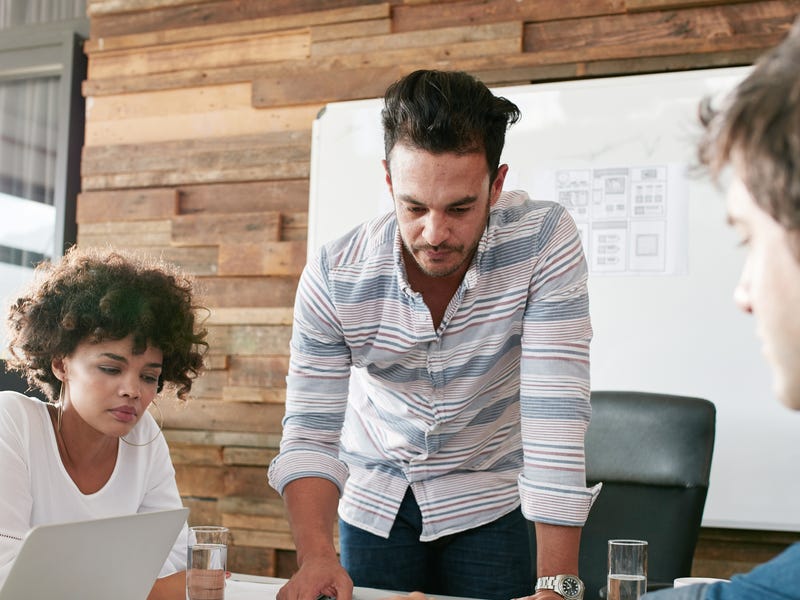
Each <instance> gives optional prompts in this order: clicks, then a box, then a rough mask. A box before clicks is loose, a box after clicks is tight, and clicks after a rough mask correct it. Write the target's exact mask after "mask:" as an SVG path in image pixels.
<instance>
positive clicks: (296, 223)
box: [281, 212, 308, 241]
mask: <svg viewBox="0 0 800 600" xmlns="http://www.w3.org/2000/svg"><path fill="white" fill-rule="evenodd" d="M281 239H282V240H284V241H291V240H294V241H299V240H307V239H308V213H307V212H295V213H292V212H286V213H283V229H282V230H281Z"/></svg>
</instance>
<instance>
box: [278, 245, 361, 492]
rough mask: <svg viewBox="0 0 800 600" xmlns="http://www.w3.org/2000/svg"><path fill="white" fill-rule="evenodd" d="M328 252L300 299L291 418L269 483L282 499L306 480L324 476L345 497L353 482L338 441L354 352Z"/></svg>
mask: <svg viewBox="0 0 800 600" xmlns="http://www.w3.org/2000/svg"><path fill="white" fill-rule="evenodd" d="M325 256H326V255H325V252H324V250H323V252H322V253H321V254H320V256H319V257H318V259H317V260H315V261H309V263H308V265H307V266H306V268H305V269H304V271H303V275H302V276H301V278H300V285H299V286H298V291H297V297H296V299H295V309H294V323H293V329H292V339H291V357H290V361H289V373H288V376H287V378H286V413H285V415H284V418H283V422H282V424H283V434H282V437H281V444H280V452H279V454H278V456H276V457H275V459H274V460H273V461H272V462H271V464H270V466H269V475H268V477H269V483H270V485H271V486H272V487H273V488H275V489H276V490H277V491H278V493H280V494H283V489H284V488H285V487H286V485H287V484H288V483H290V482H292V481H294V480H295V479H300V478H303V477H322V478H325V479H328V480H330V481H331V482H333V483H334V484H335V485H336V486H337V487H338V488H339V493H340V494H341V492H342V490H343V489H344V484H345V481H346V480H347V477H348V468H347V465H346V464H345V463H344V462H342V461H341V460H339V441H340V436H341V430H342V425H343V423H344V415H345V410H346V408H347V396H348V387H349V379H350V364H351V358H350V351H349V349H348V347H347V344H346V343H345V339H344V336H343V334H342V331H341V326H340V324H339V319H338V317H337V315H336V310H335V307H334V305H333V302H332V300H331V294H330V291H329V289H328V278H327V271H326V269H325Z"/></svg>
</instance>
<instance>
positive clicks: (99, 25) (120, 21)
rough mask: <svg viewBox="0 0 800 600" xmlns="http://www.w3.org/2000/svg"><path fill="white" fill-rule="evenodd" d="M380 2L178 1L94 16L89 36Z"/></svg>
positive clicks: (295, 13) (197, 24)
mask: <svg viewBox="0 0 800 600" xmlns="http://www.w3.org/2000/svg"><path fill="white" fill-rule="evenodd" d="M373 4H383V3H382V2H380V1H379V0H357V1H354V0H268V1H266V0H236V1H235V2H231V0H216V1H205V2H204V1H202V0H201V1H200V2H192V3H183V2H181V3H179V4H177V5H175V6H164V7H160V8H154V9H151V10H142V11H135V12H127V11H126V12H122V11H120V12H119V13H111V14H105V15H96V16H95V17H94V18H93V19H91V21H90V24H91V26H90V34H91V37H92V38H101V37H108V36H118V35H130V34H135V33H146V32H152V31H159V30H162V29H180V28H185V27H197V26H199V25H203V24H205V23H232V22H239V21H248V20H251V19H261V18H266V17H278V16H282V15H300V14H304V13H309V12H314V11H320V10H331V9H336V8H350V7H353V6H354V5H373Z"/></svg>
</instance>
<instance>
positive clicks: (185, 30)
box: [84, 0, 390, 56]
mask: <svg viewBox="0 0 800 600" xmlns="http://www.w3.org/2000/svg"><path fill="white" fill-rule="evenodd" d="M120 1H121V2H126V1H127V0H120ZM389 16H390V6H389V3H388V2H382V3H380V4H374V5H366V6H352V7H345V8H334V9H330V10H317V11H313V12H308V13H300V14H294V15H280V16H276V17H264V18H258V19H247V20H244V21H232V22H229V23H207V24H203V25H199V26H194V27H181V28H178V29H159V30H157V31H152V32H147V33H137V34H130V35H116V36H105V37H98V38H92V39H89V40H87V41H86V43H85V44H84V51H85V52H86V53H87V54H88V55H90V56H91V55H92V54H94V53H97V52H104V51H109V50H122V49H128V48H146V47H149V46H159V45H162V44H174V43H178V42H190V41H197V40H213V39H217V38H226V37H233V36H239V35H248V34H252V33H264V32H267V31H279V30H282V29H299V28H302V27H315V28H316V26H325V25H329V24H334V25H336V24H344V25H347V24H349V23H358V22H359V21H377V20H381V19H383V20H388V18H389Z"/></svg>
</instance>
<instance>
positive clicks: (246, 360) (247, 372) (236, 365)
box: [228, 355, 289, 388]
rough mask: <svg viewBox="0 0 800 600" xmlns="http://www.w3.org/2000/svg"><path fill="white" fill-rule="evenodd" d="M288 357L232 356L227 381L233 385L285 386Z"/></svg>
mask: <svg viewBox="0 0 800 600" xmlns="http://www.w3.org/2000/svg"><path fill="white" fill-rule="evenodd" d="M288 372H289V357H288V356H287V355H282V356H232V357H231V360H230V371H229V375H228V381H229V383H230V384H231V385H235V386H251V387H259V388H275V387H278V388H285V387H286V375H287V373H288Z"/></svg>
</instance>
